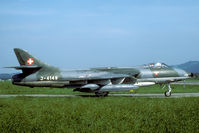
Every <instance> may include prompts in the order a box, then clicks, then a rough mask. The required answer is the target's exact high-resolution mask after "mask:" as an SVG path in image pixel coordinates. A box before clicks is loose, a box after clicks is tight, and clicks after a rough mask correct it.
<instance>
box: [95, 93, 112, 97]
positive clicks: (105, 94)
mask: <svg viewBox="0 0 199 133" xmlns="http://www.w3.org/2000/svg"><path fill="white" fill-rule="evenodd" d="M108 93H109V92H95V95H96V96H98V97H106V96H108Z"/></svg>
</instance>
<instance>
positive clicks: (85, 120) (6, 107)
mask: <svg viewBox="0 0 199 133" xmlns="http://www.w3.org/2000/svg"><path fill="white" fill-rule="evenodd" d="M172 87H173V88H174V89H173V92H199V86H196V85H189V86H186V88H183V85H172ZM164 91H165V90H162V89H161V87H160V86H158V85H155V86H151V87H141V88H139V89H138V90H137V91H136V93H163V92H164ZM118 93H129V92H118ZM0 94H85V93H81V92H73V91H72V89H59V88H39V87H36V88H29V87H22V86H15V85H12V84H11V83H10V82H0ZM198 110H199V98H198V97H190V98H142V97H139V98H138V97H137V98H136V97H105V98H94V97H75V98H33V97H16V98H0V133H7V132H11V133H13V132H39V133H40V132H41V133H43V132H52V133H55V132H67V133H73V132H77V133H79V132H82V133H87V132H94V133H97V132H105V133H106V132H107V133H115V132H127V133H128V132H129V133H131V132H152V133H154V132H158V133H159V132H199V124H198V123H199V113H198Z"/></svg>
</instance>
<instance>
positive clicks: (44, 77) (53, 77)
mask: <svg viewBox="0 0 199 133" xmlns="http://www.w3.org/2000/svg"><path fill="white" fill-rule="evenodd" d="M40 80H41V81H43V80H47V81H50V80H53V81H54V80H58V76H41V77H40Z"/></svg>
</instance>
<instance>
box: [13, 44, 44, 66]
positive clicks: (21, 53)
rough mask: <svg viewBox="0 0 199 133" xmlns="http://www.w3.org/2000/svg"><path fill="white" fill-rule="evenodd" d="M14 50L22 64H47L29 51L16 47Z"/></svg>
mask: <svg viewBox="0 0 199 133" xmlns="http://www.w3.org/2000/svg"><path fill="white" fill-rule="evenodd" d="M14 52H15V54H16V56H17V59H18V61H19V64H20V66H38V67H42V66H45V65H46V64H45V63H43V62H42V61H40V60H39V59H37V58H35V57H34V56H32V55H30V54H29V53H28V52H27V51H25V50H22V49H19V48H15V49H14Z"/></svg>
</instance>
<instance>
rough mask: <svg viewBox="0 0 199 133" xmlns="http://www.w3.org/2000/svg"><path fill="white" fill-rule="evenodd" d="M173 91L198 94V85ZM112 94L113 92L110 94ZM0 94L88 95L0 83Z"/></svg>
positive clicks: (152, 88)
mask: <svg viewBox="0 0 199 133" xmlns="http://www.w3.org/2000/svg"><path fill="white" fill-rule="evenodd" d="M171 86H172V88H173V90H172V93H186V92H189V93H191V92H199V86H198V85H186V88H184V87H183V85H171ZM162 87H163V86H160V85H153V86H149V87H140V88H139V89H137V90H136V91H135V92H134V93H164V91H166V90H167V87H165V89H162ZM112 93H113V92H112ZM114 93H126V94H128V93H130V92H128V91H127V92H114ZM0 94H88V93H82V92H73V89H65V88H46V87H35V88H30V87H23V86H16V85H12V83H11V82H0Z"/></svg>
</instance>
